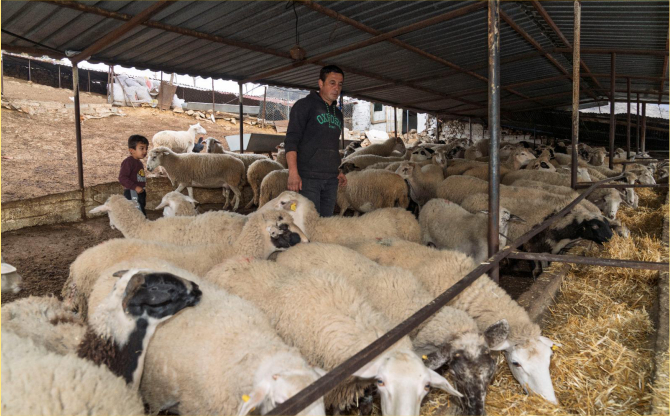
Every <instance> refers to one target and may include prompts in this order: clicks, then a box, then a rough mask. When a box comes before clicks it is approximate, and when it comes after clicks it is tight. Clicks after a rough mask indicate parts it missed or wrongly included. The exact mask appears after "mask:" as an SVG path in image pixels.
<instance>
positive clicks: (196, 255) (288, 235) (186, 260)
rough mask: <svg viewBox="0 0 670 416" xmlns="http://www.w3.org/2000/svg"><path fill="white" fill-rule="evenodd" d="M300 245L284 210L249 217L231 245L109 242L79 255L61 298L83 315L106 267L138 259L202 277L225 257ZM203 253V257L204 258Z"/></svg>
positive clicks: (264, 254) (260, 255) (299, 235)
mask: <svg viewBox="0 0 670 416" xmlns="http://www.w3.org/2000/svg"><path fill="white" fill-rule="evenodd" d="M299 242H308V240H307V238H306V237H305V235H304V234H303V232H302V231H301V230H300V229H299V228H298V227H296V226H295V224H294V223H293V219H292V218H291V216H290V215H287V214H286V212H284V211H277V210H267V211H263V212H258V213H255V214H253V215H251V216H249V220H248V221H247V223H246V224H245V226H244V228H243V229H242V232H241V233H240V235H239V236H238V238H237V240H235V242H234V243H233V244H232V245H228V244H206V245H199V246H175V245H172V244H165V243H158V242H153V241H144V240H136V239H112V240H107V241H105V242H104V243H101V244H98V245H97V246H95V247H92V248H89V249H87V250H85V251H84V252H83V253H81V254H80V255H79V256H77V258H76V259H75V261H74V262H72V264H71V265H70V275H69V277H68V280H67V281H66V282H65V285H64V286H63V290H62V292H61V294H62V296H63V299H65V300H66V302H67V303H68V304H69V305H71V306H72V307H73V308H74V309H76V310H78V311H79V312H80V314H81V315H82V316H86V313H87V309H86V299H87V298H88V295H89V294H90V293H91V289H92V287H93V284H94V283H95V280H96V279H97V278H98V276H99V275H100V273H101V272H102V271H103V270H105V269H106V268H108V267H111V266H112V265H114V264H116V263H119V262H121V261H126V260H131V259H137V258H156V259H163V260H165V261H169V262H171V263H172V264H174V265H175V266H177V267H181V268H183V269H186V270H188V271H189V272H191V273H193V274H195V275H198V276H203V275H205V273H207V271H209V270H210V269H211V268H212V267H214V266H215V265H217V264H219V263H221V262H223V261H224V260H225V259H226V258H228V257H231V256H235V255H241V256H246V257H252V258H253V257H258V258H263V259H265V258H268V257H269V256H270V254H272V253H273V252H274V251H277V250H285V249H287V248H288V247H290V246H291V245H295V244H298V243H299ZM203 254H206V255H203Z"/></svg>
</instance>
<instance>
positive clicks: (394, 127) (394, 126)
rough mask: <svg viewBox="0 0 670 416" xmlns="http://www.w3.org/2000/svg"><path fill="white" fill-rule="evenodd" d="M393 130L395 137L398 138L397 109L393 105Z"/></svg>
mask: <svg viewBox="0 0 670 416" xmlns="http://www.w3.org/2000/svg"><path fill="white" fill-rule="evenodd" d="M393 131H394V133H395V138H396V139H397V138H398V109H397V108H395V107H393Z"/></svg>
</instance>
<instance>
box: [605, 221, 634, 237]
mask: <svg viewBox="0 0 670 416" xmlns="http://www.w3.org/2000/svg"><path fill="white" fill-rule="evenodd" d="M608 220H609V224H610V228H611V229H612V233H615V234H617V235H618V236H619V237H623V238H629V237H630V230H629V229H628V227H626V226H625V225H623V224H622V223H621V221H620V220H610V219H608Z"/></svg>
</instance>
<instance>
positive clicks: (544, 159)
mask: <svg viewBox="0 0 670 416" xmlns="http://www.w3.org/2000/svg"><path fill="white" fill-rule="evenodd" d="M550 160H551V155H550V153H549V152H548V151H546V150H545V151H544V152H542V154H541V155H540V156H538V157H537V159H534V160H531V161H530V162H529V163H528V164H527V165H526V166H525V167H524V169H528V170H546V171H549V172H556V167H554V165H552V164H551V162H550Z"/></svg>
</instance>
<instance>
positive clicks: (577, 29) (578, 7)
mask: <svg viewBox="0 0 670 416" xmlns="http://www.w3.org/2000/svg"><path fill="white" fill-rule="evenodd" d="M581 37H582V4H581V3H580V2H579V1H578V0H575V2H574V36H573V38H574V39H573V44H572V146H571V147H572V152H571V155H572V163H571V165H572V166H571V169H570V186H572V189H577V146H578V145H579V80H580V76H579V65H580V62H579V61H580V60H581V55H580V49H581Z"/></svg>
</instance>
